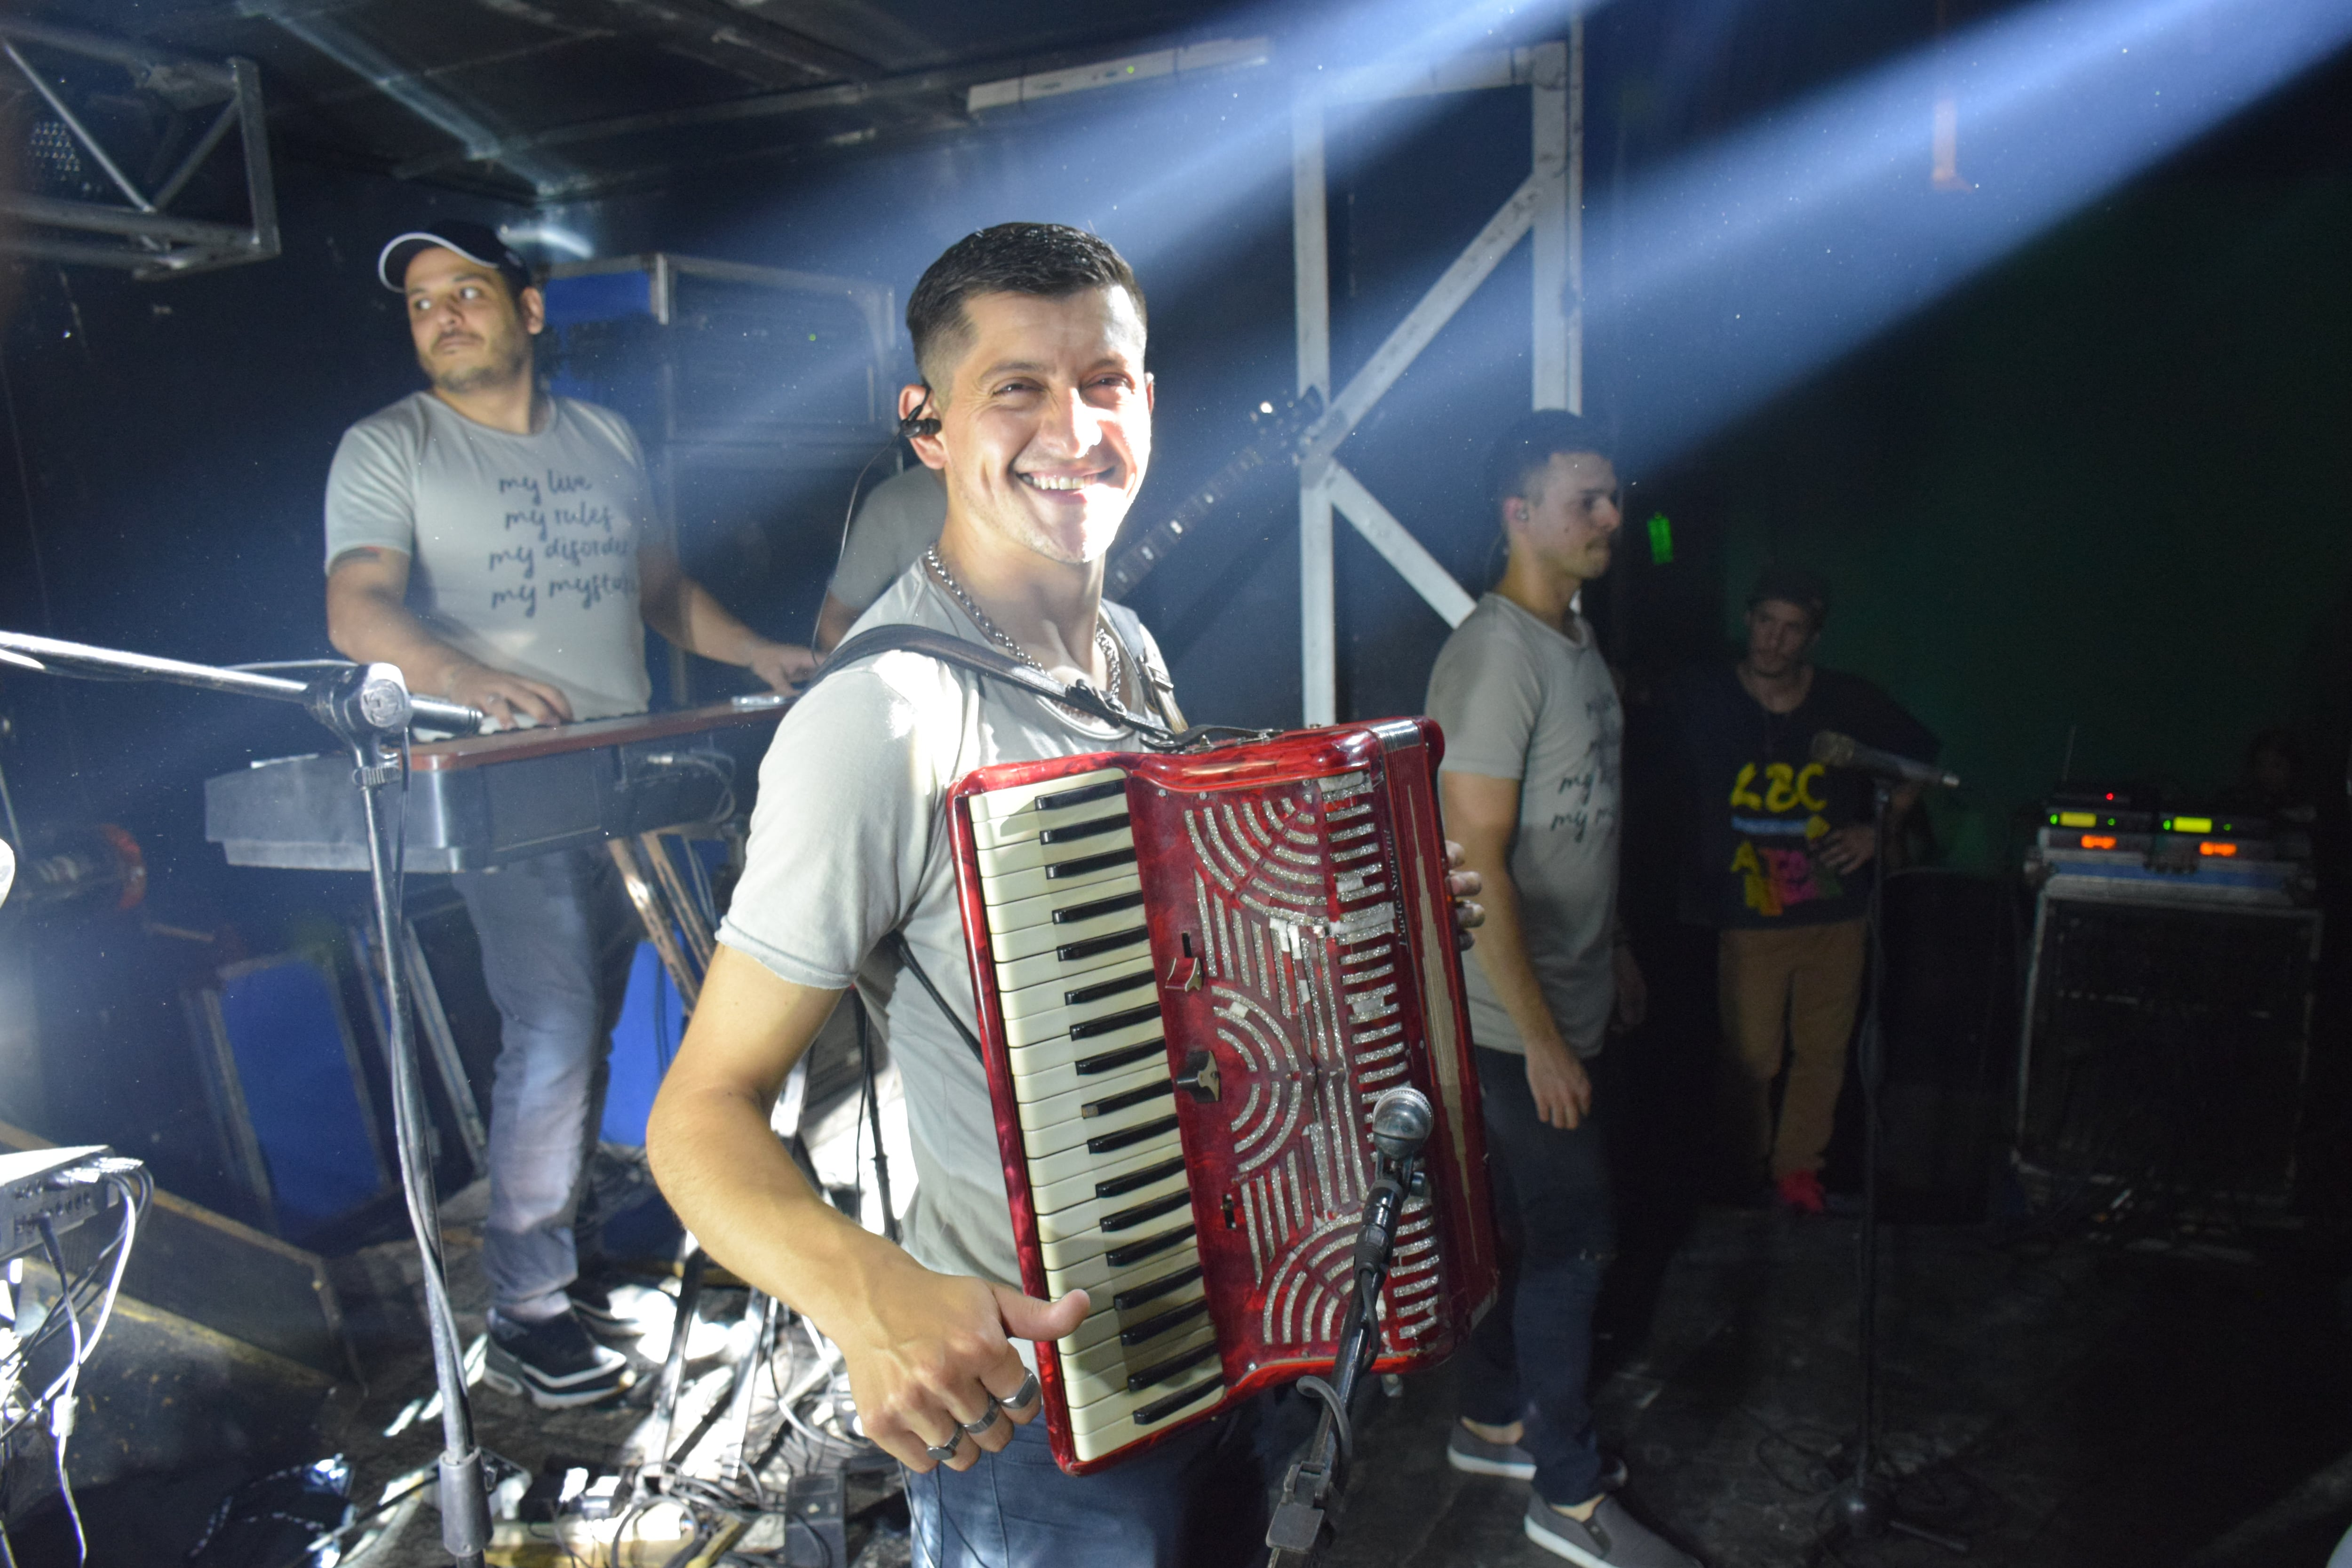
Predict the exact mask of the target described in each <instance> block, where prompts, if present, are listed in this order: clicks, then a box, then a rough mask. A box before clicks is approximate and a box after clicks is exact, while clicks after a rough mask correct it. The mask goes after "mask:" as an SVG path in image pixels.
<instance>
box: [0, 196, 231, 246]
mask: <svg viewBox="0 0 2352 1568" xmlns="http://www.w3.org/2000/svg"><path fill="white" fill-rule="evenodd" d="M0 214H5V215H6V216H10V217H16V218H22V219H23V220H24V221H25V222H26V223H37V224H43V225H47V226H49V227H52V228H72V229H81V230H84V231H86V232H88V233H91V234H121V235H128V236H130V237H132V238H134V239H159V240H173V241H177V242H178V243H180V244H184V245H201V246H207V247H211V246H226V247H231V248H233V249H242V248H248V247H251V246H252V244H253V236H252V235H251V234H250V233H248V232H247V231H246V230H244V229H241V228H238V227H236V226H235V225H233V224H226V223H207V222H205V220H204V219H202V218H193V217H173V216H170V215H168V214H166V213H162V212H157V211H154V210H153V209H152V208H151V209H149V210H148V211H145V212H135V213H134V212H125V211H123V210H122V209H121V207H109V206H100V205H98V204H97V203H95V202H68V201H59V200H58V199H57V198H56V197H55V196H27V195H17V194H16V193H14V192H0ZM122 254H123V255H124V256H126V257H130V258H132V259H134V260H140V261H152V260H155V259H156V257H155V254H154V253H153V252H152V251H148V252H144V253H142V252H138V251H131V250H126V251H124V252H122Z"/></svg>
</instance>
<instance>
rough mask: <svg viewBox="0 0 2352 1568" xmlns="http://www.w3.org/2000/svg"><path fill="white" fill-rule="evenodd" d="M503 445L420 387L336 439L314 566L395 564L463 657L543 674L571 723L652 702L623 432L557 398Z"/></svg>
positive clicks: (637, 524)
mask: <svg viewBox="0 0 2352 1568" xmlns="http://www.w3.org/2000/svg"><path fill="white" fill-rule="evenodd" d="M551 403H552V404H553V410H552V413H551V416H550V418H549V420H548V424H547V428H546V429H545V430H542V431H541V432H540V433H539V434H537V435H535V436H515V435H510V434H509V433H508V432H506V431H504V430H494V429H492V428H490V427H489V426H487V425H482V424H478V423H477V422H476V421H474V420H471V419H468V418H467V417H466V416H464V415H462V414H460V413H458V412H457V410H456V409H454V408H452V407H450V406H449V405H447V404H446V403H444V402H442V401H441V400H440V399H439V398H437V397H436V396H434V395H432V394H431V393H429V392H419V393H415V394H412V395H409V396H407V397H404V398H402V399H401V400H400V401H399V402H397V403H395V404H394V405H392V406H391V407H389V408H386V409H383V410H381V411H379V412H377V413H374V414H371V415H369V416H367V417H366V418H364V419H362V420H361V421H360V422H359V423H358V424H356V425H354V426H352V427H351V428H350V429H348V430H346V431H344V432H343V440H342V445H341V446H340V447H336V448H335V462H334V467H333V468H331V469H329V470H328V474H327V565H328V567H329V568H330V569H332V567H333V566H334V563H335V559H336V557H338V556H340V555H341V554H343V553H344V552H347V551H351V550H355V549H358V548H360V547H361V546H362V545H375V546H379V547H381V548H383V549H385V550H397V551H399V552H401V553H402V554H404V555H405V556H407V557H408V558H409V569H408V570H409V577H408V600H409V605H410V606H411V607H412V608H413V609H414V610H415V612H416V614H417V616H419V617H420V618H421V619H422V620H423V621H424V622H425V625H426V626H429V627H431V628H432V631H433V634H434V635H435V636H436V637H440V638H441V639H442V640H443V641H445V642H446V643H448V644H449V645H450V646H451V647H455V648H457V651H458V652H460V653H463V654H465V655H466V656H467V658H476V659H479V660H480V661H481V662H482V663H484V664H487V665H489V666H490V667H491V668H496V669H503V670H507V671H509V672H511V673H513V674H516V675H521V676H527V677H529V678H530V679H533V680H543V681H545V682H547V683H548V684H549V685H551V686H552V687H554V688H556V689H558V690H560V691H562V693H563V695H564V696H565V697H566V698H567V699H569V700H570V701H571V703H572V717H573V718H575V719H609V718H613V717H614V716H616V715H619V714H624V713H642V712H644V711H645V710H646V703H647V702H648V701H649V700H651V698H652V696H653V683H652V681H651V679H649V678H648V677H647V676H646V632H645V622H644V621H643V620H642V619H641V618H640V616H639V615H638V608H637V546H638V543H639V542H641V541H642V540H643V539H644V538H646V536H647V535H648V534H649V533H650V531H651V526H652V521H653V508H652V502H651V499H650V495H649V492H648V490H647V488H646V466H645V457H644V454H643V453H641V452H640V451H639V450H638V447H637V438H636V437H635V434H634V433H633V432H631V430H630V429H629V426H628V422H627V421H626V420H625V419H623V418H622V417H621V416H619V415H617V414H614V412H612V411H611V410H610V409H606V408H599V407H597V406H596V405H594V404H593V403H576V402H574V401H572V399H571V398H568V397H558V398H553V399H551Z"/></svg>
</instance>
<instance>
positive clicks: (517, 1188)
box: [453, 845, 637, 1322]
mask: <svg viewBox="0 0 2352 1568" xmlns="http://www.w3.org/2000/svg"><path fill="white" fill-rule="evenodd" d="M453 880H455V881H456V883H457V892H458V895H459V896H460V897H461V898H463V899H464V900H466V909H467V913H469V914H470V915H472V916H473V920H474V933H475V935H476V936H477V937H478V938H479V939H480V942H481V944H482V978H483V979H484V980H485V981H486V982H488V985H489V992H490V1000H492V1001H493V1002H495V1003H497V1004H498V1008H499V1064H498V1077H497V1079H496V1081H495V1082H494V1083H493V1084H492V1086H491V1089H490V1128H489V1138H490V1146H489V1168H490V1213H489V1220H488V1224H487V1226H485V1227H484V1230H483V1234H482V1264H483V1268H484V1269H485V1271H486V1272H488V1275H489V1279H490V1300H491V1304H492V1305H493V1306H495V1307H496V1308H497V1309H498V1310H499V1313H500V1314H501V1315H502V1316H504V1317H508V1318H511V1319H514V1320H516V1321H527V1322H528V1321H540V1320H543V1319H546V1318H551V1317H553V1316H554V1315H555V1314H557V1313H559V1312H562V1311H563V1310H566V1308H567V1307H568V1306H569V1301H568V1300H567V1299H566V1297H565V1296H564V1293H563V1291H564V1287H565V1286H567V1285H569V1284H571V1283H572V1280H573V1279H576V1278H577V1277H578V1275H579V1272H580V1254H579V1245H578V1241H577V1238H576V1237H575V1236H574V1235H573V1228H572V1226H573V1221H574V1219H575V1218H576V1217H577V1216H578V1214H579V1208H580V1198H581V1192H582V1186H583V1177H584V1176H585V1174H586V1172H587V1168H588V1156H589V1154H590V1153H591V1152H593V1150H594V1149H595V1147H596V1133H597V1129H598V1127H599V1125H600V1124H601V1123H602V1121H603V1120H604V1083H605V1078H606V1073H607V1066H606V1058H608V1057H610V1056H611V1055H612V1051H613V1026H614V1023H615V1022H617V1021H618V1020H619V1018H620V1016H621V1005H622V1003H623V1001H624V1000H625V998H626V997H627V995H628V989H629V965H630V963H631V962H632V961H633V960H634V959H635V956H636V950H637V917H636V910H635V908H634V907H633V906H632V905H631V904H630V902H629V896H628V892H627V890H626V889H624V888H623V887H622V885H621V877H620V873H619V871H618V870H616V869H615V868H614V865H613V859H612V857H611V856H610V855H608V854H607V853H606V852H605V850H604V846H602V845H598V846H596V847H593V848H589V849H564V850H559V851H557V852H556V853H555V854H552V855H541V856H539V857H537V858H534V859H530V860H521V861H517V862H515V863H514V864H512V865H509V866H501V867H499V868H498V869H497V870H495V871H461V872H459V873H458V874H457V876H456V877H455V878H454V879H453Z"/></svg>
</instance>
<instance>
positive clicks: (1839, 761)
mask: <svg viewBox="0 0 2352 1568" xmlns="http://www.w3.org/2000/svg"><path fill="white" fill-rule="evenodd" d="M1813 761H1815V762H1817V763H1822V765H1823V766H1825V767H1832V768H1853V770H1855V771H1856V772H1858V773H1877V774H1879V775H1880V776H1881V777H1883V778H1890V779H1901V780H1902V781H1903V782H1904V783H1905V784H1937V785H1940V786H1941V787H1943V788H1945V789H1958V788H1959V787H1960V775H1959V774H1958V773H1946V772H1945V771H1944V770H1943V769H1941V768H1939V767H1937V766H1936V765H1935V764H1934V763H1919V762H1914V761H1912V760H1911V759H1910V758H1909V757H1898V756H1896V755H1895V753H1894V752H1882V751H1880V750H1879V749H1878V748H1877V747H1875V746H1865V745H1864V744H1863V743H1862V742H1860V741H1857V740H1855V739H1854V738H1853V736H1852V735H1841V734H1839V733H1838V732H1837V731H1835V730H1823V731H1820V732H1819V733H1817V734H1816V735H1814V736H1813Z"/></svg>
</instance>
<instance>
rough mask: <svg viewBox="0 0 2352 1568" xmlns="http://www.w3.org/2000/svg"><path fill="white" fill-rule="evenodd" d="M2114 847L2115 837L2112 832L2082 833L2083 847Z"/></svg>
mask: <svg viewBox="0 0 2352 1568" xmlns="http://www.w3.org/2000/svg"><path fill="white" fill-rule="evenodd" d="M2083 847H2084V848H2085V849H2113V848H2114V847H2116V839H2115V835H2114V834H2112V833H2085V834H2084V835H2083Z"/></svg>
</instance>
